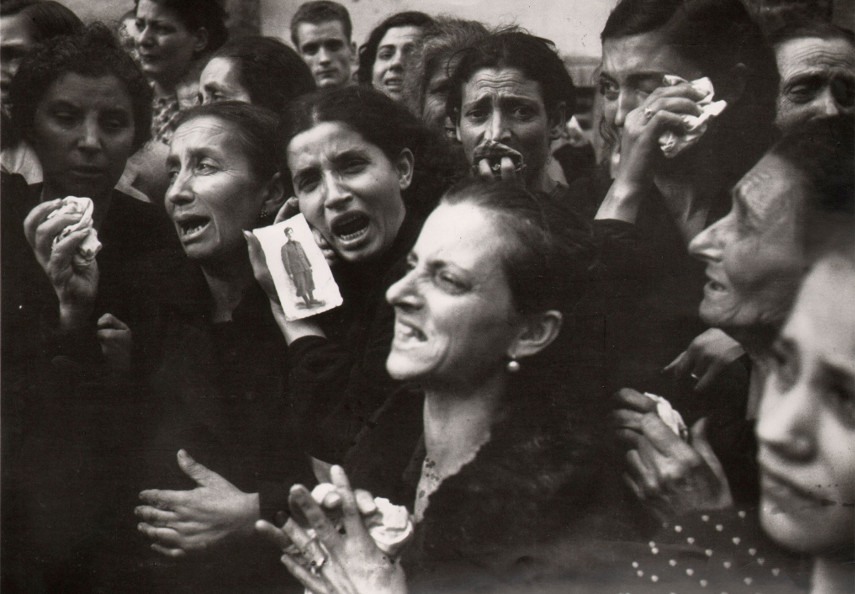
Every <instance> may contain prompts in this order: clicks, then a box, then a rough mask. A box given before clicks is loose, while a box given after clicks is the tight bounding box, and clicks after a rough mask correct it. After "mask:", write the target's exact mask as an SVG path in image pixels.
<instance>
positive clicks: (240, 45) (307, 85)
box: [209, 36, 315, 113]
mask: <svg viewBox="0 0 855 594" xmlns="http://www.w3.org/2000/svg"><path fill="white" fill-rule="evenodd" d="M214 58H227V59H229V60H232V61H233V62H234V64H235V66H236V68H237V76H238V80H239V81H240V83H241V85H242V86H243V87H244V88H245V89H246V90H247V92H248V93H249V97H250V99H251V100H252V103H253V104H255V105H261V106H262V107H266V108H268V109H270V110H272V111H274V112H276V113H280V112H281V111H282V110H283V109H284V108H285V105H287V103H288V102H289V101H291V100H292V99H294V98H295V97H299V96H300V95H303V94H305V93H309V92H311V91H313V90H314V89H315V79H314V77H313V76H312V72H311V70H309V67H308V66H306V63H305V62H304V61H303V59H302V58H301V57H300V56H299V55H298V54H297V52H295V51H294V50H292V49H291V48H290V47H288V46H287V45H285V44H284V43H282V42H281V41H279V40H278V39H274V38H273V37H262V36H249V37H241V38H240V39H235V40H232V41H229V42H228V43H226V44H225V45H224V46H223V47H221V48H220V49H218V50H217V51H215V52H214V53H213V55H212V56H211V58H210V59H209V61H210V60H212V59H214Z"/></svg>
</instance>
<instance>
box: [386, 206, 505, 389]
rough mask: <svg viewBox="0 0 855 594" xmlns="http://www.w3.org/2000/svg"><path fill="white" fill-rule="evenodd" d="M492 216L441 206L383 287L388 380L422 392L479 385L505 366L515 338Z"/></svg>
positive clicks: (473, 209)
mask: <svg viewBox="0 0 855 594" xmlns="http://www.w3.org/2000/svg"><path fill="white" fill-rule="evenodd" d="M505 237H506V235H505V234H504V233H503V230H502V229H500V228H499V227H498V225H497V224H496V220H495V215H493V214H491V213H490V212H488V211H485V210H484V209H482V208H480V207H477V206H474V205H470V204H465V203H462V204H454V205H449V204H441V205H440V206H439V207H437V209H436V210H434V212H433V213H431V215H430V216H429V217H428V219H427V220H426V221H425V224H424V227H422V232H421V234H420V235H419V238H418V240H417V241H416V244H415V246H414V247H413V250H412V252H411V253H410V255H409V257H408V265H407V273H406V274H405V276H404V277H403V278H402V279H401V280H399V281H398V282H397V283H395V284H394V285H392V286H391V287H389V290H388V291H387V292H386V300H387V301H388V302H389V303H390V304H391V305H392V306H394V308H395V334H394V339H393V341H392V349H391V352H390V353H389V358H388V359H387V361H386V368H387V369H388V371H389V374H390V375H391V376H392V377H394V378H396V379H402V380H419V381H420V382H422V383H423V384H427V385H431V384H440V385H443V384H444V385H461V384H466V385H478V383H479V382H481V381H483V380H484V378H486V377H489V376H490V375H491V374H495V373H497V371H501V370H502V369H503V368H504V365H505V363H507V361H508V355H509V352H510V351H512V350H513V344H514V340H515V338H516V337H517V335H518V333H519V331H520V324H521V316H520V315H519V314H518V313H517V312H516V310H515V307H514V302H513V297H512V295H511V290H510V286H509V284H508V279H507V275H506V274H505V272H504V268H503V264H502V254H503V253H504V250H505V249H506V246H505V245H504V243H505V241H506V240H505V239H503V238H505Z"/></svg>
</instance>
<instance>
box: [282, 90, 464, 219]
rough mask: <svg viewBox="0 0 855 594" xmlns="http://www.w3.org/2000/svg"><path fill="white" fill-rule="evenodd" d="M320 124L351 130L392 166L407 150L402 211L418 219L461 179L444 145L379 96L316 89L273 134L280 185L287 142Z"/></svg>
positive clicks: (405, 111)
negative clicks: (410, 163)
mask: <svg viewBox="0 0 855 594" xmlns="http://www.w3.org/2000/svg"><path fill="white" fill-rule="evenodd" d="M324 122H337V123H340V124H342V125H344V126H347V127H348V128H350V129H351V130H354V131H355V132H357V133H358V134H359V135H360V136H362V137H363V138H364V139H365V140H366V141H368V142H369V143H371V144H373V145H375V146H377V147H378V148H379V149H380V150H381V151H383V153H384V154H385V155H386V157H387V158H388V159H389V160H390V161H393V162H394V161H396V160H397V159H398V156H399V155H400V154H401V151H403V150H404V149H405V148H406V149H410V151H412V153H413V156H414V157H415V166H414V171H413V181H412V184H411V185H410V187H409V188H408V189H406V190H404V192H403V193H402V197H403V199H404V204H405V205H406V207H407V209H408V211H410V212H414V213H416V214H419V215H420V216H426V215H427V213H429V212H430V211H431V210H432V209H433V207H434V206H435V205H436V202H437V200H438V198H439V196H440V195H442V192H443V191H444V190H445V189H447V188H448V187H449V186H450V185H451V184H452V183H453V182H454V181H456V180H457V179H458V178H459V177H462V175H463V174H462V172H461V171H460V168H459V167H457V166H456V164H455V163H454V161H453V160H452V158H451V156H450V153H449V151H448V147H447V145H446V144H445V142H444V141H443V140H442V139H441V138H439V137H438V136H437V135H435V134H434V133H432V132H431V131H429V130H428V129H427V128H426V127H425V126H424V124H422V122H421V120H419V119H418V118H417V117H416V116H414V115H413V114H412V113H411V112H410V111H409V110H408V109H407V108H406V107H404V106H403V105H402V104H400V103H397V102H395V101H393V100H392V99H390V98H389V97H387V96H386V95H384V94H383V93H381V92H380V91H377V90H375V89H372V88H370V87H365V86H359V85H355V86H349V87H344V88H337V89H319V90H317V91H315V92H314V93H310V94H308V95H303V96H302V97H299V98H298V99H296V100H295V101H293V102H292V103H291V104H290V105H289V106H288V107H287V108H286V110H285V112H284V113H283V115H282V120H281V122H280V125H279V131H278V133H277V141H278V147H279V148H278V150H277V154H278V155H279V169H280V171H281V172H282V176H283V178H284V180H285V183H286V184H290V183H291V173H290V171H289V170H288V145H289V144H290V143H291V140H292V139H293V138H294V137H295V136H297V135H298V134H300V133H302V132H305V131H307V130H311V129H312V128H314V127H315V126H317V125H318V124H321V123H324Z"/></svg>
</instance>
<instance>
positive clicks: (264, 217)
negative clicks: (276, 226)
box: [258, 208, 270, 219]
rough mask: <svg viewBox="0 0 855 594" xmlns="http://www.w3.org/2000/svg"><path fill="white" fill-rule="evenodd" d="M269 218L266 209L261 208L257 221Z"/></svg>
mask: <svg viewBox="0 0 855 594" xmlns="http://www.w3.org/2000/svg"><path fill="white" fill-rule="evenodd" d="M269 216H270V213H269V212H267V209H266V208H262V209H261V212H260V213H258V218H259V219H266V218H267V217H269Z"/></svg>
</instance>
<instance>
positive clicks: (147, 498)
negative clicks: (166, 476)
mask: <svg viewBox="0 0 855 594" xmlns="http://www.w3.org/2000/svg"><path fill="white" fill-rule="evenodd" d="M186 497H187V496H186V492H185V491H161V490H160V489H147V490H145V491H141V492H140V494H139V498H140V500H141V501H142V502H143V503H146V504H148V505H150V506H152V507H156V508H157V509H162V510H170V511H174V510H175V509H176V508H177V507H179V506H180V505H181V504H182V503H183V502H184V501H185V499H186Z"/></svg>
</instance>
